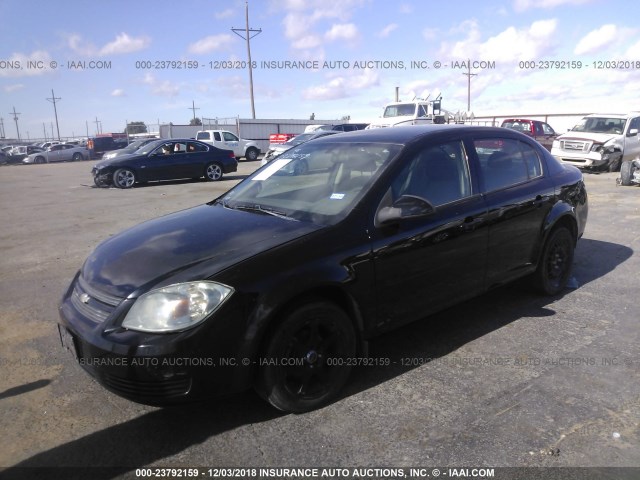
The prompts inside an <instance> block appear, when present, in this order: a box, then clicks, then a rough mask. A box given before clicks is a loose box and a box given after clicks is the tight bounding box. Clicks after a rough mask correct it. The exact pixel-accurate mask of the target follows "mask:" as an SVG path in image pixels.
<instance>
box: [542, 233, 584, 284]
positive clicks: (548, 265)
mask: <svg viewBox="0 0 640 480" xmlns="http://www.w3.org/2000/svg"><path fill="white" fill-rule="evenodd" d="M574 245H575V241H574V238H573V235H572V234H571V232H570V231H569V229H568V228H566V227H563V226H560V227H557V228H555V229H554V230H553V231H552V232H551V233H550V234H549V238H547V242H546V243H545V245H544V249H543V252H542V257H541V259H540V264H539V265H538V269H537V270H536V272H535V273H534V276H533V279H534V284H535V286H536V287H537V288H538V290H540V291H541V292H542V293H544V294H546V295H557V294H558V293H560V292H561V291H562V290H564V288H565V287H566V286H567V282H568V281H569V276H570V274H571V268H572V264H573V254H574Z"/></svg>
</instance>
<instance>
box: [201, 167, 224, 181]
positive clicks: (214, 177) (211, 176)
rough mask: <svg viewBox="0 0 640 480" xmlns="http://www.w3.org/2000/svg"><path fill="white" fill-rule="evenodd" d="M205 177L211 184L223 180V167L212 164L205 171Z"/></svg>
mask: <svg viewBox="0 0 640 480" xmlns="http://www.w3.org/2000/svg"><path fill="white" fill-rule="evenodd" d="M204 177H205V178H206V179H207V180H209V181H210V182H217V181H218V180H220V179H221V178H222V167H221V166H220V165H218V164H217V163H210V164H209V165H207V168H206V169H205V171H204Z"/></svg>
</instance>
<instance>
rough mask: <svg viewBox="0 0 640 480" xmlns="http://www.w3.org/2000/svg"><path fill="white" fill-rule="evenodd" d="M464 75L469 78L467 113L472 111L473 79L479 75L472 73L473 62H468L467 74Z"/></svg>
mask: <svg viewBox="0 0 640 480" xmlns="http://www.w3.org/2000/svg"><path fill="white" fill-rule="evenodd" d="M462 75H466V76H467V112H470V111H471V77H475V76H476V75H478V74H477V73H471V60H467V73H463V74H462Z"/></svg>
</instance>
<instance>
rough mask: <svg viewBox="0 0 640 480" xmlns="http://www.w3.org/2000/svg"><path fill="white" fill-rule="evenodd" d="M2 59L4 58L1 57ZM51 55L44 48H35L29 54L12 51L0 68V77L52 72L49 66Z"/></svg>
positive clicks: (29, 75) (27, 75)
mask: <svg viewBox="0 0 640 480" xmlns="http://www.w3.org/2000/svg"><path fill="white" fill-rule="evenodd" d="M3 60H5V59H4V58H3ZM50 63H51V56H50V55H49V52H46V51H44V50H36V51H35V52H32V53H31V54H29V55H26V54H24V53H14V54H13V55H11V56H10V57H9V58H8V59H6V64H5V66H4V68H1V69H0V77H35V76H38V75H45V74H47V73H51V72H54V71H55V70H52V69H50V68H49V65H50Z"/></svg>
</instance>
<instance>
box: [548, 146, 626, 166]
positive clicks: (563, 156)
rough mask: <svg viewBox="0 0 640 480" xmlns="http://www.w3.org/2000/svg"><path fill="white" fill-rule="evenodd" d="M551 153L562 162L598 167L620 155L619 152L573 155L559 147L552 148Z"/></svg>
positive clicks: (607, 163)
mask: <svg viewBox="0 0 640 480" xmlns="http://www.w3.org/2000/svg"><path fill="white" fill-rule="evenodd" d="M551 155H553V156H554V157H555V158H556V159H558V160H559V161H561V162H562V163H567V164H569V165H573V166H575V167H578V168H600V167H604V166H606V165H609V164H610V163H612V162H614V161H615V160H617V158H618V157H620V156H621V154H620V153H619V152H611V153H608V152H607V153H601V152H589V153H587V154H582V155H575V154H573V155H572V154H571V153H567V152H563V151H562V150H559V149H552V150H551Z"/></svg>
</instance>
